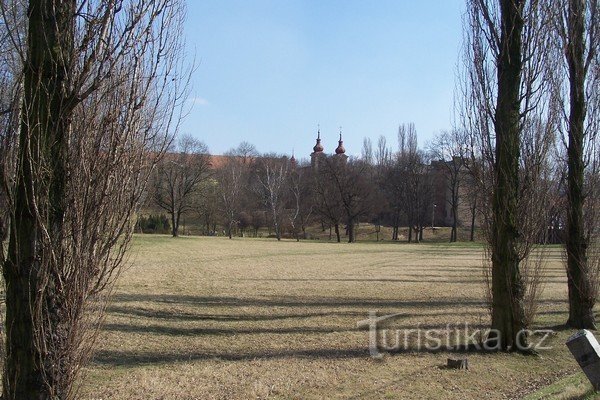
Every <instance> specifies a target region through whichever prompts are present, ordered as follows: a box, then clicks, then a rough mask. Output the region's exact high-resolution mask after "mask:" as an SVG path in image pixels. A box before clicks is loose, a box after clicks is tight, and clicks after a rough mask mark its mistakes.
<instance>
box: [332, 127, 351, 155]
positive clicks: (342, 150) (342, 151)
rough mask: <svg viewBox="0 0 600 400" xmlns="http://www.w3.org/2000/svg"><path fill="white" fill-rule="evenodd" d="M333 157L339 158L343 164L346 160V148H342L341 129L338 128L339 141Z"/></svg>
mask: <svg viewBox="0 0 600 400" xmlns="http://www.w3.org/2000/svg"><path fill="white" fill-rule="evenodd" d="M335 157H338V158H340V159H341V160H342V161H343V162H346V161H347V160H348V156H347V155H346V148H345V147H344V140H343V139H342V128H341V127H340V140H339V141H338V147H337V148H336V149H335Z"/></svg>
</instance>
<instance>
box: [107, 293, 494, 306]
mask: <svg viewBox="0 0 600 400" xmlns="http://www.w3.org/2000/svg"><path fill="white" fill-rule="evenodd" d="M127 302H151V303H164V304H182V305H195V306H200V307H331V308H334V307H337V308H339V307H357V308H371V309H378V308H398V309H404V308H423V309H430V308H448V307H485V306H486V304H485V302H484V301H482V300H480V299H468V298H464V299H459V300H457V299H440V300H395V299H381V298H370V299H369V298H367V299H365V298H351V297H350V298H349V297H321V298H319V297H299V296H285V297H265V298H244V297H233V296H195V295H170V294H169V295H167V294H165V295H161V294H144V293H130V294H125V293H120V294H116V295H114V296H113V303H127Z"/></svg>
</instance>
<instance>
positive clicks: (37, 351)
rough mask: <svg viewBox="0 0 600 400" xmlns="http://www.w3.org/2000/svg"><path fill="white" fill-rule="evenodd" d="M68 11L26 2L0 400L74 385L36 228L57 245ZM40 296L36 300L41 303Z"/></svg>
mask: <svg viewBox="0 0 600 400" xmlns="http://www.w3.org/2000/svg"><path fill="white" fill-rule="evenodd" d="M74 7H75V3H74V2H64V3H62V4H58V5H55V4H54V2H52V1H49V0H35V1H34V0H31V1H30V2H29V9H28V14H27V17H28V25H29V27H28V37H27V60H26V63H25V66H24V70H23V73H24V76H23V99H22V111H21V114H20V121H19V122H20V128H19V143H20V145H19V154H18V170H17V174H16V176H15V184H16V198H15V204H14V215H13V221H12V228H11V230H10V239H9V247H8V254H7V260H6V263H5V265H4V268H3V275H4V280H5V284H6V323H5V329H6V356H5V360H4V362H5V364H4V375H3V378H4V379H3V389H4V390H3V392H4V393H3V396H4V397H3V398H4V399H11V400H13V399H33V400H47V399H51V398H67V396H68V393H69V390H70V385H71V384H72V382H71V381H70V377H69V376H61V373H60V372H59V371H63V368H64V369H65V370H66V368H67V366H66V363H68V362H69V361H68V360H66V359H65V357H64V356H63V357H61V356H62V355H63V353H64V351H63V350H66V349H68V345H69V344H68V343H61V340H62V339H64V335H61V334H60V332H59V329H60V328H61V324H64V323H65V320H64V318H63V315H64V313H65V312H66V311H65V309H64V307H65V305H64V304H61V302H60V299H61V295H62V293H61V291H62V289H61V288H60V281H57V280H56V279H55V277H54V275H51V274H48V271H44V270H43V268H52V265H47V264H51V263H52V260H48V257H49V255H48V252H47V248H45V246H48V244H47V243H44V241H43V240H42V237H43V236H42V229H41V226H40V223H39V222H38V221H39V220H38V219H37V218H36V213H38V215H39V217H40V218H42V219H44V221H41V222H42V223H43V224H45V225H46V226H47V227H48V228H49V232H48V233H49V235H50V237H51V239H52V240H56V241H60V240H61V239H60V238H61V237H62V232H63V227H62V223H63V222H62V221H63V217H64V212H65V209H66V204H65V197H66V196H65V190H66V188H65V184H66V181H65V179H66V172H65V171H66V170H67V168H66V167H67V162H68V134H69V129H70V127H69V125H70V119H71V118H70V115H71V110H70V109H69V108H68V107H69V105H68V100H67V93H66V90H65V89H66V80H67V79H68V74H69V68H70V58H71V56H72V54H71V53H72V50H73V32H74V24H73V15H74V13H75V9H74ZM32 166H33V167H34V168H36V167H37V168H40V167H43V168H44V173H43V174H40V173H39V171H34V170H32ZM40 193H47V194H48V198H47V199H43V197H42V196H43V195H40ZM40 199H43V200H42V201H40ZM44 278H47V281H46V282H44ZM38 293H42V294H40V295H39V296H41V298H40V297H39V296H38ZM36 296H38V297H36ZM34 310H37V311H38V312H40V313H43V317H42V318H44V317H45V319H44V321H43V323H44V324H45V328H46V330H45V331H42V329H41V326H39V324H40V323H41V322H40V317H39V316H38V315H34V314H33V313H32V311H34ZM41 335H43V336H41ZM40 336H41V337H40ZM36 338H37V339H38V340H36ZM49 340H53V343H52V348H51V349H48V348H44V343H46V342H48V341H49ZM41 341H42V342H43V343H41ZM65 374H68V372H66V373H65Z"/></svg>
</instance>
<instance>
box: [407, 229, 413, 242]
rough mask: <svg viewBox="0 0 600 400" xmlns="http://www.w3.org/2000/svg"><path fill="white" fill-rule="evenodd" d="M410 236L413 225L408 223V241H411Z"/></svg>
mask: <svg viewBox="0 0 600 400" xmlns="http://www.w3.org/2000/svg"><path fill="white" fill-rule="evenodd" d="M412 236H413V227H412V224H410V225H409V226H408V243H412Z"/></svg>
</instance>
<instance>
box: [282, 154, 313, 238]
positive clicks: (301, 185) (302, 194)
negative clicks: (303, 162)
mask: <svg viewBox="0 0 600 400" xmlns="http://www.w3.org/2000/svg"><path fill="white" fill-rule="evenodd" d="M310 182H311V179H310V170H309V169H307V168H298V167H297V166H294V165H292V166H291V169H290V171H289V173H288V184H287V187H288V189H289V190H288V197H289V199H288V204H289V206H288V209H289V210H290V211H289V221H290V226H291V228H292V233H293V235H294V237H295V238H296V240H297V241H299V240H300V236H299V232H298V228H300V229H301V230H302V236H303V238H305V239H306V226H307V225H308V223H309V221H310V218H311V215H312V213H313V208H314V205H313V199H312V198H311V187H310V186H309V183H310Z"/></svg>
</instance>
